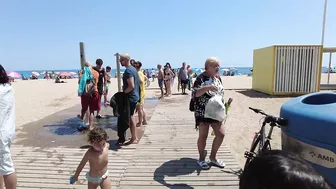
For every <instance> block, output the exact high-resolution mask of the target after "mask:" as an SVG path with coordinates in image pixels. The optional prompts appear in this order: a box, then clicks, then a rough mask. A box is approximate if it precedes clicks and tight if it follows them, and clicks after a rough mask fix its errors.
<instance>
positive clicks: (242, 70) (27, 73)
mask: <svg viewBox="0 0 336 189" xmlns="http://www.w3.org/2000/svg"><path fill="white" fill-rule="evenodd" d="M235 68H236V69H237V71H235V75H247V74H251V69H252V67H235ZM223 69H229V68H228V67H224V68H221V69H220V71H219V74H220V75H223ZM124 70H125V69H121V71H122V72H123V71H124ZM145 70H146V69H145ZM151 70H152V69H151V68H150V69H148V71H149V72H151ZM155 70H157V69H155ZM45 71H47V72H48V73H51V71H54V72H76V73H77V72H78V71H79V69H72V70H28V71H17V72H18V73H20V74H23V75H24V76H25V77H29V76H30V75H31V74H32V72H38V73H40V76H39V78H43V77H44V73H45ZM193 71H194V72H195V73H196V74H200V73H201V72H202V69H199V68H193ZM116 72H117V70H116V69H112V70H111V73H110V75H111V76H112V77H114V76H115V75H116ZM326 72H328V68H327V67H322V73H326Z"/></svg>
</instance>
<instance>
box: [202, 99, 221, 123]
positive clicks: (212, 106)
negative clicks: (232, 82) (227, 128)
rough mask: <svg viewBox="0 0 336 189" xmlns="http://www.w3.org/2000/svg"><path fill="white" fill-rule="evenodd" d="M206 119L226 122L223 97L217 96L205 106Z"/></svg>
mask: <svg viewBox="0 0 336 189" xmlns="http://www.w3.org/2000/svg"><path fill="white" fill-rule="evenodd" d="M204 118H211V119H214V120H217V121H219V122H223V121H225V119H226V114H225V105H224V103H223V98H222V96H220V95H215V96H213V97H211V98H210V99H209V101H208V103H207V104H206V106H205V111H204Z"/></svg>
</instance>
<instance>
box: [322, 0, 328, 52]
mask: <svg viewBox="0 0 336 189" xmlns="http://www.w3.org/2000/svg"><path fill="white" fill-rule="evenodd" d="M327 6H328V0H325V1H324V10H323V24H322V39H321V45H322V47H323V46H324V33H325V27H326V19H327Z"/></svg>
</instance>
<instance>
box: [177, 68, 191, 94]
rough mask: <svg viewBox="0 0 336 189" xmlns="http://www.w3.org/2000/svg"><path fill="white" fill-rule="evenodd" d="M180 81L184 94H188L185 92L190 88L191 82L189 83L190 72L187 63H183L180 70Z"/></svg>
mask: <svg viewBox="0 0 336 189" xmlns="http://www.w3.org/2000/svg"><path fill="white" fill-rule="evenodd" d="M178 79H179V81H180V83H181V89H182V94H187V93H186V92H185V90H186V88H187V86H188V82H189V81H188V70H187V68H186V63H185V62H183V63H182V67H181V68H180V70H179V73H178Z"/></svg>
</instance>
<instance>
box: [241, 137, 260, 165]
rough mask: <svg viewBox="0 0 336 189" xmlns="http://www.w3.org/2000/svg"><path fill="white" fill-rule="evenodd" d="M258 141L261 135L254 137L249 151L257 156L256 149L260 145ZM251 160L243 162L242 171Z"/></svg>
mask: <svg viewBox="0 0 336 189" xmlns="http://www.w3.org/2000/svg"><path fill="white" fill-rule="evenodd" d="M260 141H261V135H259V134H258V136H256V137H255V140H254V142H253V144H252V146H251V149H250V151H249V152H250V153H252V154H255V155H257V154H258V149H257V146H259V145H260ZM251 160H252V158H247V159H246V162H245V166H244V170H245V169H246V168H247V166H248V164H249V163H250V161H251Z"/></svg>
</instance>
